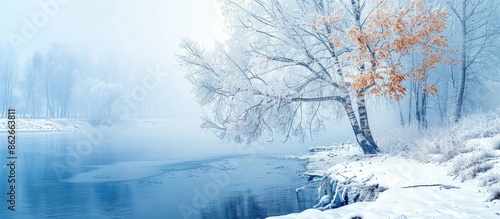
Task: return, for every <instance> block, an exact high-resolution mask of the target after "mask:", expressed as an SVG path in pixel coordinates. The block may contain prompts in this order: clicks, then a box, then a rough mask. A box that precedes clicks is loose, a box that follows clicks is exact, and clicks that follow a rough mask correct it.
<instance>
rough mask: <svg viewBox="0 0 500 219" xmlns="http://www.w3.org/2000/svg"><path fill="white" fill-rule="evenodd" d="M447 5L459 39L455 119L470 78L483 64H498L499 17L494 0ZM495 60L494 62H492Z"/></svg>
mask: <svg viewBox="0 0 500 219" xmlns="http://www.w3.org/2000/svg"><path fill="white" fill-rule="evenodd" d="M450 7H451V9H452V11H453V15H454V16H455V17H456V18H457V19H458V21H459V22H458V23H459V25H460V28H461V32H460V36H461V38H462V39H461V40H462V41H461V43H460V44H461V48H460V55H461V58H460V65H461V69H460V81H459V89H458V97H457V102H456V105H455V113H454V120H455V122H458V121H459V120H460V118H461V117H462V112H463V107H464V101H465V99H466V97H467V87H468V85H470V83H471V80H472V79H473V78H477V77H478V75H479V74H481V72H483V71H484V69H485V68H486V66H488V65H491V64H496V63H498V55H497V54H498V49H499V47H498V38H497V37H498V35H499V33H500V32H499V31H500V23H499V18H500V17H499V16H498V13H499V10H498V1H496V0H456V1H453V2H452V4H450ZM495 56H497V57H495ZM495 59H496V60H497V62H494V61H493V60H495Z"/></svg>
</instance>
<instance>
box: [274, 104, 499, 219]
mask: <svg viewBox="0 0 500 219" xmlns="http://www.w3.org/2000/svg"><path fill="white" fill-rule="evenodd" d="M499 115H500V112H499V111H497V112H496V113H491V114H487V115H475V116H471V117H468V118H465V119H464V120H463V121H461V122H460V123H459V124H456V125H452V126H448V127H447V128H439V129H430V130H428V131H425V132H421V133H420V134H415V133H418V131H417V130H412V129H411V128H410V129H407V130H398V131H394V132H387V133H386V135H388V136H385V137H387V138H386V139H387V140H384V138H382V140H381V141H380V142H379V144H380V145H381V148H382V149H383V150H384V152H383V153H382V154H380V155H377V156H366V157H365V156H360V155H361V154H362V152H361V150H360V149H359V147H358V146H357V145H355V144H352V143H344V144H340V145H338V144H337V145H332V146H325V147H315V148H311V151H314V152H313V153H312V154H307V155H302V156H299V157H301V158H303V159H307V160H308V162H309V164H308V171H307V174H309V175H314V176H316V175H319V176H329V177H330V178H331V179H344V180H345V179H354V180H356V179H358V180H361V179H369V180H368V181H366V184H372V185H373V184H378V185H379V186H380V187H385V188H387V190H386V191H384V192H382V193H380V196H379V197H378V199H377V200H376V201H374V202H356V203H353V204H349V205H346V206H343V207H340V208H335V209H328V210H324V211H320V210H317V209H309V210H306V211H303V212H301V213H295V214H289V215H283V216H280V217H275V218H368V219H371V218H398V219H403V218H500V200H498V199H495V198H500V182H499V180H500V116H499ZM403 139H404V140H403ZM313 182H314V181H313ZM316 182H318V181H316ZM495 195H496V196H497V197H494V196H495ZM328 200H331V197H330V199H328Z"/></svg>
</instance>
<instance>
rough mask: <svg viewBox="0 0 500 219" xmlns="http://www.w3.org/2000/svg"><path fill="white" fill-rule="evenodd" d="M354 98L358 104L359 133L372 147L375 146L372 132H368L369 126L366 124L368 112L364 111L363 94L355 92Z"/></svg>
mask: <svg viewBox="0 0 500 219" xmlns="http://www.w3.org/2000/svg"><path fill="white" fill-rule="evenodd" d="M356 98H357V102H358V114H359V123H360V125H361V131H362V132H363V135H364V136H365V138H366V140H368V142H370V144H372V145H377V144H376V143H375V140H374V139H373V135H372V132H371V130H370V124H369V123H368V112H367V111H366V103H365V94H364V93H363V92H357V93H356Z"/></svg>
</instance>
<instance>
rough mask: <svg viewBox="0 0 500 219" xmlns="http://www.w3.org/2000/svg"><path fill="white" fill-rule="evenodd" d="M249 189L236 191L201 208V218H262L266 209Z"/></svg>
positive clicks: (265, 214)
mask: <svg viewBox="0 0 500 219" xmlns="http://www.w3.org/2000/svg"><path fill="white" fill-rule="evenodd" d="M255 196H256V195H255V194H253V193H252V192H251V191H250V190H247V191H246V192H236V193H234V194H232V196H229V197H225V198H224V200H223V201H221V202H217V203H215V204H213V206H209V207H207V208H205V209H203V210H202V218H207V219H212V218H214V216H219V218H264V217H266V216H267V211H266V208H265V206H263V203H259V202H258V201H257V199H256V198H255Z"/></svg>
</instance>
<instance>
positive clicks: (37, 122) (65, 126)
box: [0, 118, 199, 131]
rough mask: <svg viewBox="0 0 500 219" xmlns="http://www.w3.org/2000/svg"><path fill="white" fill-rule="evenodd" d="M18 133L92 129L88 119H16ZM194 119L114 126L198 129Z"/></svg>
mask: <svg viewBox="0 0 500 219" xmlns="http://www.w3.org/2000/svg"><path fill="white" fill-rule="evenodd" d="M15 122H16V130H17V131H71V130H85V129H92V128H93V126H92V125H91V124H90V123H89V122H88V120H87V119H26V118H16V120H15ZM198 123H199V122H198V121H196V120H193V119H125V120H123V121H120V122H117V123H116V124H113V127H117V128H128V127H136V128H165V127H181V126H182V127H187V126H189V127H197V124H198ZM6 127H7V119H0V131H6V130H7V129H6Z"/></svg>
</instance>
